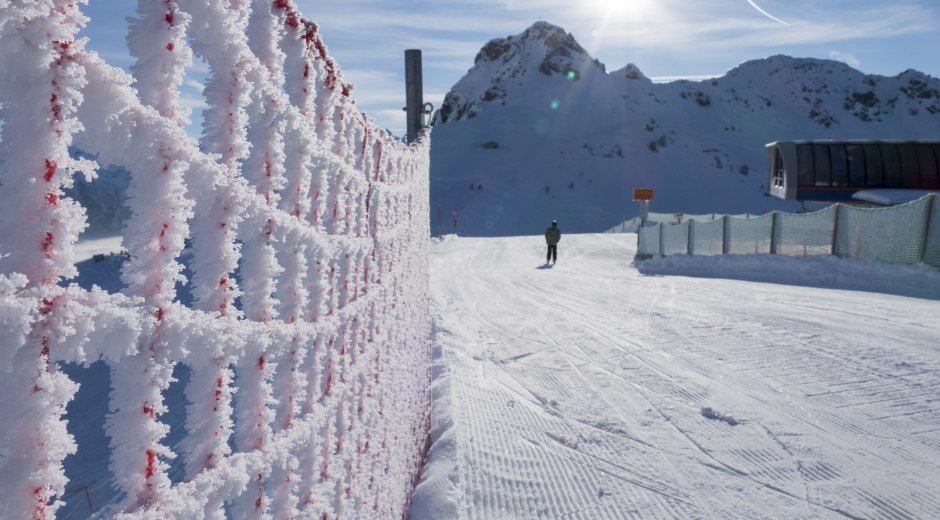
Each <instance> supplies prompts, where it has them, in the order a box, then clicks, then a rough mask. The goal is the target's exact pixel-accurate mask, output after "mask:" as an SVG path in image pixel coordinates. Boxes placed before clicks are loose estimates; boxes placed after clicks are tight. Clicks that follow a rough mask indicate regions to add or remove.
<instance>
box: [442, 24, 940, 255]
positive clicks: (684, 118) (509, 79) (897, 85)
mask: <svg viewBox="0 0 940 520" xmlns="http://www.w3.org/2000/svg"><path fill="white" fill-rule="evenodd" d="M434 122H435V125H434V131H433V138H432V142H433V146H432V147H431V211H432V218H431V219H432V230H437V225H438V208H440V209H441V213H442V214H443V224H444V225H443V227H444V232H450V231H451V225H452V224H451V212H452V211H453V210H456V211H457V214H458V215H457V218H458V227H457V232H458V233H460V234H463V235H484V236H485V235H513V234H529V233H533V232H540V231H541V230H542V229H544V228H545V227H546V226H547V223H548V222H549V221H550V220H551V219H552V218H557V219H559V221H560V223H561V227H562V228H563V229H564V230H565V231H581V232H584V231H601V230H605V229H608V228H610V227H611V226H613V225H615V224H617V223H619V222H621V221H623V220H625V219H627V218H630V217H632V216H634V215H636V212H637V208H636V206H635V204H634V203H633V202H632V201H631V192H632V189H633V188H634V187H652V188H655V190H656V200H655V201H654V202H653V206H652V208H653V210H654V211H668V212H686V213H710V212H728V213H744V212H752V213H754V212H763V211H766V210H770V209H790V210H792V209H794V208H795V207H796V206H795V205H794V204H792V203H787V202H784V201H780V200H778V199H773V198H770V197H768V196H766V195H764V192H765V184H766V181H767V179H766V177H767V173H766V153H765V151H764V145H765V144H766V143H768V142H772V141H776V140H790V139H828V138H832V139H876V138H877V139H926V138H933V139H936V138H938V137H940V80H938V79H937V78H933V77H930V76H927V75H925V74H922V73H920V72H917V71H914V70H907V71H905V72H902V73H901V74H899V75H898V76H895V77H884V76H874V75H865V74H863V73H862V72H859V71H857V70H855V69H852V68H851V67H849V66H848V65H846V64H844V63H841V62H837V61H831V60H818V59H797V58H791V57H788V56H772V57H769V58H766V59H759V60H753V61H749V62H746V63H743V64H741V65H740V66H738V67H736V68H735V69H733V70H731V71H729V72H728V73H727V74H725V75H724V76H722V77H719V78H714V79H711V80H706V81H702V82H693V81H676V82H672V83H653V82H652V81H650V80H649V79H648V78H647V77H646V76H645V75H644V74H643V73H642V72H641V71H640V70H639V69H638V68H637V67H636V66H635V65H633V64H630V65H627V66H626V67H624V68H622V69H620V70H617V71H614V72H607V71H606V68H605V66H604V64H602V63H600V62H599V61H597V60H596V59H594V58H592V57H591V56H590V55H589V54H588V52H587V51H585V50H584V48H582V47H581V46H580V45H579V44H578V42H577V41H575V39H574V37H573V36H572V35H570V34H568V33H566V32H565V31H564V29H562V28H560V27H557V26H554V25H551V24H549V23H545V22H538V23H536V24H534V25H533V26H531V27H530V28H528V29H527V30H526V31H525V32H523V33H522V34H520V35H516V36H510V37H507V38H502V39H496V40H492V41H490V42H489V43H487V44H486V45H485V46H484V47H483V48H482V49H481V50H480V52H479V54H477V56H476V60H475V63H474V66H473V68H472V69H470V71H469V72H468V73H467V74H466V76H464V77H463V79H461V80H460V81H459V82H458V83H457V84H456V85H455V86H454V87H453V89H452V90H451V91H450V92H449V93H448V94H447V96H446V98H445V101H444V104H443V106H442V107H441V109H440V110H439V111H438V113H437V115H436V116H435V121H434Z"/></svg>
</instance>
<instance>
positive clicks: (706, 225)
mask: <svg viewBox="0 0 940 520" xmlns="http://www.w3.org/2000/svg"><path fill="white" fill-rule="evenodd" d="M691 226H692V254H693V255H702V256H712V255H720V254H721V253H722V250H723V248H724V240H725V236H724V235H725V232H724V226H725V222H724V219H719V220H711V221H708V222H700V221H697V220H695V221H692V223H691Z"/></svg>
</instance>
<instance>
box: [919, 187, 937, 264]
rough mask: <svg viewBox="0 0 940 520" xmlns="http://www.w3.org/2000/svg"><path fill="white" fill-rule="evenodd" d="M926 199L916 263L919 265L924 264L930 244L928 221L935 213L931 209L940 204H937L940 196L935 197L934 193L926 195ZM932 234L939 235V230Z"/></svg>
mask: <svg viewBox="0 0 940 520" xmlns="http://www.w3.org/2000/svg"><path fill="white" fill-rule="evenodd" d="M927 198H928V199H929V200H928V201H927V214H926V215H925V218H926V219H927V222H926V223H924V241H923V243H922V244H921V246H920V258H918V259H917V263H919V264H922V263H924V260H925V259H926V258H927V244H928V243H929V242H930V231H931V229H930V219H931V218H933V212H934V211H935V210H934V208H933V207H934V206H936V205H937V204H940V202H938V201H940V196H937V195H936V194H935V193H931V194H929V195H927ZM934 232H935V233H937V234H940V230H934Z"/></svg>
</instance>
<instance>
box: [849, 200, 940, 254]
mask: <svg viewBox="0 0 940 520" xmlns="http://www.w3.org/2000/svg"><path fill="white" fill-rule="evenodd" d="M930 204H931V201H930V199H926V198H924V199H920V200H916V201H914V202H911V203H910V204H904V205H901V206H894V207H890V208H877V209H860V208H853V207H851V206H841V207H840V208H839V218H838V226H839V232H838V233H837V234H836V236H837V240H836V248H835V254H836V255H838V256H841V257H845V258H872V259H875V260H879V261H882V262H886V263H890V264H916V263H918V262H920V261H921V258H922V255H923V253H924V241H925V240H926V239H927V224H928V222H927V218H928V212H929V210H930Z"/></svg>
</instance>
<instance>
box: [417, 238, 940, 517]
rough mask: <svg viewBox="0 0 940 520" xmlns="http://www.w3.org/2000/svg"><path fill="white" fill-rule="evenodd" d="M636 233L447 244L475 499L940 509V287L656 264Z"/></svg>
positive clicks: (881, 511)
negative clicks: (799, 279) (767, 279)
mask: <svg viewBox="0 0 940 520" xmlns="http://www.w3.org/2000/svg"><path fill="white" fill-rule="evenodd" d="M635 243H636V236H635V235H633V234H626V235H575V236H571V235H567V236H565V237H564V238H563V240H562V242H561V244H560V245H559V262H558V264H557V266H555V267H554V268H551V269H540V268H539V267H540V266H541V265H540V264H541V261H542V258H544V257H543V256H542V255H544V245H543V241H542V239H541V238H540V237H521V238H520V237H515V238H497V239H492V238H490V239H472V238H454V237H447V238H446V239H445V240H444V241H443V242H441V243H439V244H437V245H436V246H435V248H434V253H433V255H432V262H433V264H432V288H433V289H432V292H433V298H434V306H435V314H436V316H437V322H438V323H437V325H438V333H437V338H436V342H437V345H438V346H439V347H440V348H441V349H442V351H443V354H442V355H443V364H444V365H445V366H446V367H447V370H448V375H447V376H446V377H447V379H448V380H449V385H450V387H451V392H452V399H450V400H448V403H452V405H451V406H452V407H453V408H452V409H448V410H440V409H438V410H436V411H435V414H436V415H438V416H440V415H441V414H443V415H450V416H452V417H451V418H452V420H453V428H452V429H453V432H455V436H456V457H455V466H456V468H455V469H454V470H453V471H451V472H450V476H449V479H450V481H451V482H452V483H453V486H454V487H455V488H456V493H454V496H455V497H456V498H452V499H453V500H456V501H457V504H456V505H455V507H456V508H457V510H458V511H459V514H460V516H461V517H462V518H467V519H492V518H755V517H778V518H797V517H801V518H802V517H813V518H938V517H940V503H938V502H937V501H936V499H935V497H937V496H940V401H938V396H940V326H938V325H937V316H938V315H940V302H938V301H936V300H928V299H917V298H910V297H903V296H894V295H886V294H878V293H867V292H861V291H842V290H834V289H826V288H812V287H799V286H788V285H781V284H771V283H760V282H747V281H737V280H718V279H708V278H692V277H686V276H644V275H642V274H640V273H639V272H638V271H637V270H636V269H635V268H634V267H633V266H632V265H631V259H632V258H633V255H634V250H635ZM436 406H437V404H436ZM705 408H711V410H708V411H707V413H706V410H705ZM706 416H708V417H706ZM735 421H736V422H737V424H736V425H735V426H732V425H731V423H733V422H735ZM431 464H434V459H433V457H432V461H431ZM413 512H414V510H413Z"/></svg>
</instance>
